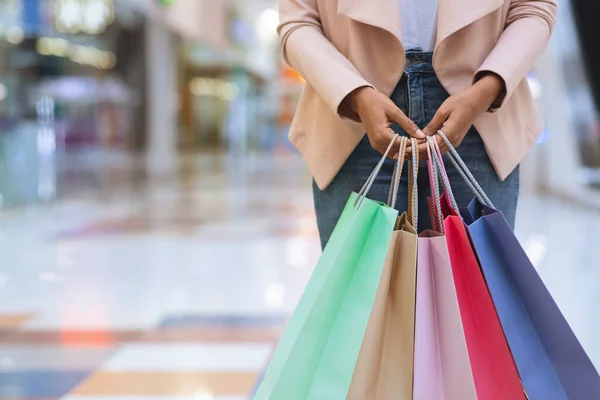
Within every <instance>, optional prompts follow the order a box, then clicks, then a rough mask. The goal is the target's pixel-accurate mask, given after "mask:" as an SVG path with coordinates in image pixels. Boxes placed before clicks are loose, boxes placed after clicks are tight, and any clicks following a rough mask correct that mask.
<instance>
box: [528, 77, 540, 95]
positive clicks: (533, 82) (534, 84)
mask: <svg viewBox="0 0 600 400" xmlns="http://www.w3.org/2000/svg"><path fill="white" fill-rule="evenodd" d="M527 81H528V82H529V87H530V88H531V93H532V94H533V97H534V98H535V99H539V98H540V96H541V95H542V84H541V82H540V81H539V80H538V79H537V78H535V77H529V78H527Z"/></svg>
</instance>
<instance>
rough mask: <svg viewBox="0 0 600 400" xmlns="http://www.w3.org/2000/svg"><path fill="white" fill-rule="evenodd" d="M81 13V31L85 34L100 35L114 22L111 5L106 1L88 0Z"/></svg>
mask: <svg viewBox="0 0 600 400" xmlns="http://www.w3.org/2000/svg"><path fill="white" fill-rule="evenodd" d="M87 4H88V5H87V7H85V9H84V11H83V21H84V24H83V26H82V30H83V31H84V32H86V33H91V34H93V33H101V32H102V31H104V30H105V29H106V27H107V26H108V25H110V24H112V22H113V21H114V18H115V15H114V11H113V8H112V3H111V2H109V1H106V0H89V1H88V3H87Z"/></svg>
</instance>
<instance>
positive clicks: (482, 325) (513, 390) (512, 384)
mask: <svg viewBox="0 0 600 400" xmlns="http://www.w3.org/2000/svg"><path fill="white" fill-rule="evenodd" d="M442 205H443V206H444V207H443V208H444V209H445V213H444V210H443V213H444V214H445V218H444V229H445V233H446V243H447V244H448V253H449V254H450V265H451V266H452V275H453V276H454V283H455V286H456V294H457V297H458V304H459V308H460V315H461V319H462V323H463V329H464V331H465V338H466V341H467V349H468V352H469V360H470V361H471V369H472V371H473V379H474V381H475V389H476V391H477V398H478V399H479V400H507V399H510V400H518V399H522V400H524V399H525V395H524V393H523V388H522V386H521V381H520V379H519V375H518V373H517V369H516V367H515V364H514V361H513V358H512V355H511V353H510V350H509V348H508V344H507V342H506V339H505V337H504V332H503V331H502V326H501V325H500V320H499V319H498V315H497V314H496V309H495V307H494V303H493V302H492V299H491V297H490V293H489V291H488V289H487V286H486V283H485V280H484V278H483V275H482V273H481V269H480V268H479V263H478V262H477V258H476V257H475V254H474V252H473V248H472V247H471V243H470V240H469V237H468V236H467V231H466V229H465V226H464V223H463V221H462V219H461V218H460V216H459V215H458V214H457V212H456V211H454V210H453V209H452V207H450V206H449V204H448V202H447V201H445V199H443V200H442Z"/></svg>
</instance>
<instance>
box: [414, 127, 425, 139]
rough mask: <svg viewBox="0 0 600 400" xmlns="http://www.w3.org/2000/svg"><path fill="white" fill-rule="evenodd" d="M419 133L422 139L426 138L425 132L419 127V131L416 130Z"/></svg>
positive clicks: (418, 135)
mask: <svg viewBox="0 0 600 400" xmlns="http://www.w3.org/2000/svg"><path fill="white" fill-rule="evenodd" d="M415 133H416V134H417V137H418V138H420V139H424V138H425V134H424V133H423V131H422V130H420V129H417V131H416V132H415Z"/></svg>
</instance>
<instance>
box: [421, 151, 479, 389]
mask: <svg viewBox="0 0 600 400" xmlns="http://www.w3.org/2000/svg"><path fill="white" fill-rule="evenodd" d="M428 165H429V172H430V174H429V176H430V186H431V192H432V197H433V203H432V204H433V207H432V211H431V212H430V214H431V216H432V226H434V227H438V229H439V230H440V231H438V232H436V231H434V230H430V231H425V232H423V233H421V235H420V236H419V241H418V266H417V295H416V299H417V300H416V323H415V364H414V400H477V394H476V391H475V383H474V380H473V373H472V371H471V364H470V361H469V354H468V350H467V343H466V339H465V334H464V329H463V324H462V320H461V314H460V308H459V303H458V298H457V294H456V287H455V283H454V278H453V275H452V267H451V264H450V256H449V253H448V246H447V244H446V238H445V237H444V235H443V231H444V224H443V221H442V220H441V216H442V213H441V204H440V196H439V190H438V187H439V185H438V182H437V178H438V173H437V167H436V164H435V163H433V162H432V157H431V156H430V157H429V162H428Z"/></svg>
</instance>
